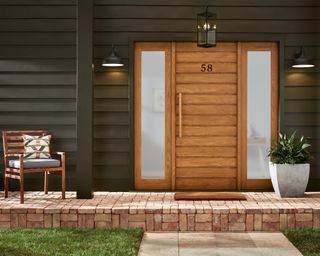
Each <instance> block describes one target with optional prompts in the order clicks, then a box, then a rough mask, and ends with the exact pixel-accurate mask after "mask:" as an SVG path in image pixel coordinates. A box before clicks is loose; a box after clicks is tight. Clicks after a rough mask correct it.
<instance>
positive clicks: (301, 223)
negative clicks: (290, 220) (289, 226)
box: [296, 221, 313, 228]
mask: <svg viewBox="0 0 320 256" xmlns="http://www.w3.org/2000/svg"><path fill="white" fill-rule="evenodd" d="M312 227H313V222H312V221H296V228H312Z"/></svg>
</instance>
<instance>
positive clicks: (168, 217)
mask: <svg viewBox="0 0 320 256" xmlns="http://www.w3.org/2000/svg"><path fill="white" fill-rule="evenodd" d="M178 221H179V216H178V214H163V215H162V222H178Z"/></svg>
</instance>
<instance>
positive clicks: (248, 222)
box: [246, 214, 254, 231]
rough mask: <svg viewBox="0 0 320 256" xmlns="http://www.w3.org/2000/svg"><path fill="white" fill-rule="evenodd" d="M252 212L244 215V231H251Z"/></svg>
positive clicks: (252, 228)
mask: <svg viewBox="0 0 320 256" xmlns="http://www.w3.org/2000/svg"><path fill="white" fill-rule="evenodd" d="M253 223H254V222H253V214H247V216H246V231H253V230H254V227H253Z"/></svg>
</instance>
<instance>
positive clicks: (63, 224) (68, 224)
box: [60, 221, 78, 228]
mask: <svg viewBox="0 0 320 256" xmlns="http://www.w3.org/2000/svg"><path fill="white" fill-rule="evenodd" d="M60 226H61V227H62V228H77V227H78V222H77V221H61V222H60Z"/></svg>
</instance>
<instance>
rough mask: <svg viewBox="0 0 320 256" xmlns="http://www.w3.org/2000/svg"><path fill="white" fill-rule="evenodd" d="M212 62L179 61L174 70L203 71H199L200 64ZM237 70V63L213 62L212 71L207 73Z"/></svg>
mask: <svg viewBox="0 0 320 256" xmlns="http://www.w3.org/2000/svg"><path fill="white" fill-rule="evenodd" d="M211 63H212V62H208V63H204V62H197V63H186V62H180V63H177V65H176V72H177V73H200V74H202V73H204V72H203V71H201V65H202V64H211ZM236 72H237V65H236V63H213V64H212V71H211V72H209V74H214V73H236Z"/></svg>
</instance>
